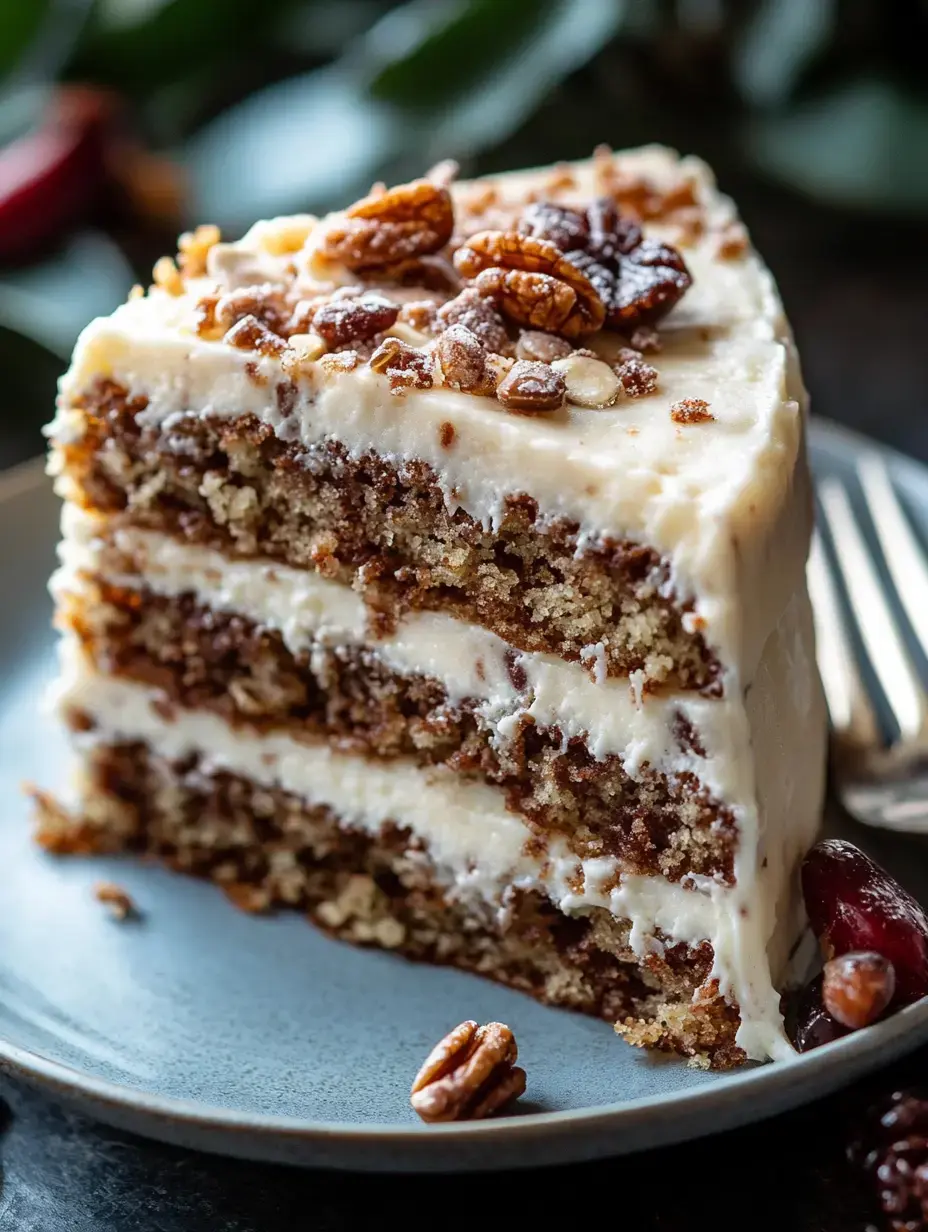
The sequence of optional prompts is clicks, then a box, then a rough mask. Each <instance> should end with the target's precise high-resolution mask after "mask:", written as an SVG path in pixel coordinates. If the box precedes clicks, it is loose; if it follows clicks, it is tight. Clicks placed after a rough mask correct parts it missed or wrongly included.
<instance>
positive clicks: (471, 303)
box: [438, 287, 509, 352]
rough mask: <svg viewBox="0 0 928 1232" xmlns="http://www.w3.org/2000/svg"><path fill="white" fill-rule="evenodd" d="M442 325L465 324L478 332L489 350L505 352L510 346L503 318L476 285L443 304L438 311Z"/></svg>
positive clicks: (475, 332)
mask: <svg viewBox="0 0 928 1232" xmlns="http://www.w3.org/2000/svg"><path fill="white" fill-rule="evenodd" d="M438 319H439V321H440V322H441V323H442V325H446V326H447V325H464V326H466V327H467V328H468V329H469V330H470V332H471V333H472V334H476V335H477V337H478V338H479V339H480V341H481V342H482V343H483V345H484V346H485V347H486V349H487V350H488V351H499V352H504V351H506V350H507V349H508V347H509V335H508V334H507V333H506V326H505V325H504V324H503V318H502V317H501V316H500V315H499V313H498V312H497V311H496V309H495V308H494V307H493V303H492V301H491V300H488V299H484V297H483V296H482V295H481V294H480V292H479V291H477V290H476V289H475V288H474V287H466V288H465V289H464V290H463V291H462V292H461V294H460V295H458V296H456V297H455V298H454V299H452V300H449V301H448V303H447V304H443V305H442V307H441V308H440V309H439V312H438Z"/></svg>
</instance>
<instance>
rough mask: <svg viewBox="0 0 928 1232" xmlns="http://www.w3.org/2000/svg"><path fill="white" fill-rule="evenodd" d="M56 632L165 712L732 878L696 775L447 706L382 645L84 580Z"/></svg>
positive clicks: (438, 687)
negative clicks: (492, 799)
mask: <svg viewBox="0 0 928 1232" xmlns="http://www.w3.org/2000/svg"><path fill="white" fill-rule="evenodd" d="M58 623H59V626H60V627H61V628H66V629H71V630H73V631H74V632H75V633H76V635H77V637H78V638H79V640H80V641H81V644H82V647H83V649H84V652H85V653H86V654H87V655H88V657H89V658H90V659H91V660H92V661H93V663H94V665H95V666H96V668H97V669H98V670H99V671H100V672H102V673H104V674H108V675H115V676H118V677H123V678H126V679H130V680H136V681H139V682H141V683H143V684H146V685H151V686H154V687H155V688H157V689H158V690H159V691H160V692H161V693H162V695H163V696H164V698H165V699H166V701H167V702H168V703H171V704H174V705H178V706H182V707H185V708H187V709H204V710H209V711H211V712H214V713H216V714H219V715H220V716H221V717H222V718H223V719H224V720H225V721H227V722H230V723H232V724H234V725H236V726H244V727H251V728H257V729H259V730H274V731H286V732H288V733H289V734H291V735H293V736H294V737H295V738H297V739H300V740H317V741H318V740H327V741H329V742H331V743H332V744H333V745H334V746H335V747H337V748H338V749H340V750H341V751H343V752H353V753H360V754H363V755H368V756H376V757H380V758H390V757H402V756H405V757H411V758H413V759H414V760H416V761H417V762H418V763H419V764H422V765H443V766H445V767H447V768H449V769H451V770H453V771H455V773H457V774H460V775H462V776H465V777H475V776H476V777H480V778H483V779H485V780H486V781H488V782H492V783H496V784H498V785H499V786H500V787H501V788H502V789H503V790H504V791H505V800H506V805H507V807H508V808H510V809H512V810H513V811H514V812H517V813H519V815H520V816H521V817H523V818H524V819H525V820H526V821H527V822H528V824H529V825H530V826H531V828H532V830H533V832H534V833H535V834H537V835H538V836H539V837H540V838H542V839H546V838H548V837H549V836H551V835H560V836H562V837H563V838H564V839H565V841H566V842H567V844H568V846H569V848H570V850H571V851H573V852H575V853H576V854H578V855H581V856H599V855H609V856H614V857H616V858H617V859H618V860H619V861H620V862H621V866H622V868H623V869H625V870H626V871H629V872H635V873H642V874H647V873H662V874H664V875H665V876H667V877H670V878H672V879H673V880H678V879H680V878H681V877H686V876H688V875H690V874H698V875H700V876H709V877H715V878H718V879H720V880H723V881H730V880H731V877H732V865H733V858H734V848H735V840H736V825H735V819H734V816H733V815H732V812H731V810H730V809H728V808H726V807H725V806H723V805H722V804H721V803H720V802H719V801H718V800H714V799H713V798H712V796H711V795H710V793H709V792H708V791H707V790H706V788H705V787H704V786H702V784H701V783H700V782H699V779H698V778H697V776H696V775H695V774H694V773H693V772H692V771H690V770H686V769H683V768H680V769H677V770H675V771H673V772H672V773H670V774H669V775H667V774H662V773H658V772H656V771H654V770H652V769H650V768H649V767H648V766H647V765H645V766H642V767H640V768H639V770H638V772H637V774H636V776H635V778H634V779H632V778H630V777H629V775H628V774H627V773H626V772H625V770H624V768H623V764H622V759H621V757H620V756H619V755H617V754H607V755H604V756H601V757H600V758H596V757H594V756H593V754H592V753H591V752H590V749H589V748H588V746H587V744H586V742H585V740H584V738H583V737H582V736H574V737H572V738H568V737H567V736H565V734H564V733H563V732H562V730H561V728H560V727H559V726H557V725H556V723H557V720H556V716H555V715H552V723H553V724H554V725H553V726H548V727H546V726H542V725H540V724H539V723H538V722H537V721H535V719H534V718H533V717H532V716H530V715H529V714H528V713H527V711H525V710H523V711H521V712H520V711H518V710H516V711H515V714H512V713H510V715H509V716H503V715H498V717H497V719H496V720H495V721H494V720H492V719H490V718H489V717H488V716H487V714H486V710H485V707H484V706H481V705H480V704H479V700H478V699H476V698H465V699H463V700H461V701H459V702H457V703H456V704H455V703H453V702H451V701H450V700H449V697H448V694H447V693H446V692H445V690H444V688H443V686H442V684H441V682H440V681H439V680H437V679H435V678H434V677H430V676H423V675H411V674H400V673H397V672H395V671H391V670H390V669H389V668H388V667H387V666H386V665H385V664H384V662H383V661H382V659H380V657H379V656H378V654H377V652H376V650H367V649H363V648H360V647H326V646H325V645H324V644H322V643H318V642H317V643H311V644H309V645H308V646H306V647H305V649H304V650H303V651H302V652H300V653H299V654H297V655H294V654H293V653H292V652H291V651H290V650H289V649H288V647H287V646H286V644H285V643H284V641H283V638H282V637H281V635H280V634H279V633H277V632H275V631H272V630H269V629H267V628H262V627H260V626H258V625H255V624H253V623H252V622H250V621H248V620H246V619H244V618H242V617H241V616H237V615H228V614H225V613H222V612H216V611H214V610H213V609H211V608H209V607H203V606H199V605H198V604H197V603H196V602H195V600H194V598H193V596H192V595H190V594H189V593H188V594H185V595H181V596H170V597H168V596H161V595H157V594H154V593H152V592H151V591H146V590H144V589H128V588H126V587H122V586H113V585H111V584H108V583H106V582H103V581H99V580H95V579H92V578H91V579H86V580H82V582H81V584H80V587H79V588H77V589H76V590H72V591H71V592H70V593H69V594H68V593H64V592H61V598H60V601H59V613H58ZM517 679H518V677H517ZM522 700H523V701H524V702H528V701H529V700H530V699H529V698H527V697H523V699H522ZM516 705H518V702H517V703H516ZM678 717H679V723H678V725H677V732H676V738H677V741H678V750H679V753H680V755H681V756H680V758H679V760H680V761H681V762H682V761H684V760H686V761H691V760H693V761H695V760H697V759H696V758H693V757H687V756H685V755H686V754H687V753H690V754H691V753H692V752H693V750H692V747H691V746H692V742H693V741H695V740H696V736H695V734H694V732H693V731H692V729H691V728H689V727H688V726H687V725H686V721H685V720H684V718H683V716H682V714H681V715H679V716H678ZM500 720H502V722H501V721H500ZM501 726H503V727H504V728H505V732H506V734H505V737H504V736H502V735H501V732H500V728H501ZM614 726H617V724H615V723H614ZM629 735H630V733H628V732H626V739H627V738H628V736H629Z"/></svg>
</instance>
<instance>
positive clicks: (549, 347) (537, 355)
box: [516, 329, 573, 364]
mask: <svg viewBox="0 0 928 1232" xmlns="http://www.w3.org/2000/svg"><path fill="white" fill-rule="evenodd" d="M572 350H573V347H572V346H571V345H570V343H569V342H568V341H567V339H566V338H559V337H558V336H557V334H545V333H543V332H542V331H541V330H539V329H524V330H523V331H522V333H521V334H520V335H519V341H518V342H517V343H516V359H535V360H537V361H538V362H539V363H542V364H550V363H551V362H552V360H555V359H564V357H565V356H567V355H569V354H570V352H571V351H572Z"/></svg>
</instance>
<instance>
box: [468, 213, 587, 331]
mask: <svg viewBox="0 0 928 1232" xmlns="http://www.w3.org/2000/svg"><path fill="white" fill-rule="evenodd" d="M454 263H455V265H456V266H457V268H458V269H459V270H460V272H461V273H462V274H463V275H464V277H465V278H473V279H474V280H475V284H474V285H475V286H476V289H477V290H478V291H479V292H480V294H481V295H485V296H486V297H487V298H489V299H492V300H495V302H496V303H497V304H498V306H499V308H500V309H501V311H502V312H503V314H504V315H505V316H507V317H509V318H510V320H513V321H515V322H516V323H517V324H518V325H523V326H525V327H526V328H529V329H540V330H545V331H546V332H547V333H553V334H562V335H563V336H564V337H565V338H577V337H579V336H580V335H581V334H592V333H595V332H596V330H598V329H600V328H601V327H602V325H603V322H604V320H605V318H606V310H605V307H604V305H603V301H602V299H601V297H600V296H599V294H598V293H597V291H596V288H595V287H594V286H593V283H592V282H591V281H590V279H589V278H588V277H587V276H586V274H584V273H583V272H581V270H579V269H578V268H577V266H576V265H574V264H572V263H571V261H569V260H568V259H567V258H566V257H565V256H564V254H563V253H562V252H561V250H560V249H559V248H558V247H557V246H556V245H555V244H552V243H551V241H550V240H544V239H535V238H534V237H533V236H530V235H522V234H520V232H518V231H478V232H477V234H476V235H472V236H471V237H470V238H469V239H468V240H467V242H466V243H465V244H463V245H462V246H461V247H460V248H459V249H458V250H457V252H456V253H455V254H454Z"/></svg>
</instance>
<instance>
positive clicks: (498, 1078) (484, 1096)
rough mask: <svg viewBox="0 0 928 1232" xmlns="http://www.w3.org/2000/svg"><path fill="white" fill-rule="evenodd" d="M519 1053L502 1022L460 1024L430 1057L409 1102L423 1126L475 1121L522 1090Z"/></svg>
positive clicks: (519, 1093)
mask: <svg viewBox="0 0 928 1232" xmlns="http://www.w3.org/2000/svg"><path fill="white" fill-rule="evenodd" d="M518 1055H519V1050H518V1048H517V1047H516V1041H515V1038H514V1036H513V1034H512V1032H511V1031H510V1030H509V1028H508V1027H507V1026H506V1025H505V1024H504V1023H501V1022H488V1023H487V1024H486V1025H485V1026H482V1027H480V1026H478V1025H477V1023H476V1022H473V1021H468V1022H462V1023H461V1024H460V1026H457V1027H455V1028H454V1030H453V1031H450V1032H449V1033H448V1035H446V1036H445V1038H444V1039H443V1040H442V1041H441V1042H440V1043H439V1044H437V1045H436V1046H435V1047H434V1048H433V1049H432V1051H431V1052H430V1053H429V1055H428V1057H427V1058H426V1060H425V1064H424V1065H423V1066H422V1068H421V1069H420V1070H419V1072H418V1074H417V1075H416V1078H415V1081H414V1082H413V1084H412V1091H411V1092H410V1096H409V1102H410V1103H411V1104H412V1106H413V1108H414V1109H415V1111H416V1112H417V1113H418V1114H419V1116H420V1117H421V1118H422V1120H423V1121H429V1122H441V1121H478V1120H482V1119H483V1118H484V1117H489V1116H492V1115H493V1113H494V1112H498V1111H499V1110H500V1109H501V1108H502V1107H504V1105H506V1104H508V1103H510V1102H511V1101H512V1100H514V1099H518V1097H519V1096H520V1095H521V1094H522V1093H523V1092H524V1090H525V1070H523V1069H520V1068H519V1067H518V1066H517V1065H516V1064H515V1062H516V1060H517V1059H518Z"/></svg>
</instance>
